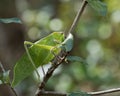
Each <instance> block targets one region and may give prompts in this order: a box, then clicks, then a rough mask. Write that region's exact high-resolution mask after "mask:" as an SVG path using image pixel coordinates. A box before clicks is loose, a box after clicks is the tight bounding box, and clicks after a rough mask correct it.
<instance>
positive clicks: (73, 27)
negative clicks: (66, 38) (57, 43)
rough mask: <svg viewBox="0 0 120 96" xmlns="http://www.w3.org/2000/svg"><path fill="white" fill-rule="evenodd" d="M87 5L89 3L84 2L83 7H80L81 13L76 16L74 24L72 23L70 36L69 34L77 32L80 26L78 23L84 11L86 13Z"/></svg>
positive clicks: (84, 0)
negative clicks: (77, 27)
mask: <svg viewBox="0 0 120 96" xmlns="http://www.w3.org/2000/svg"><path fill="white" fill-rule="evenodd" d="M87 3H88V2H87V1H86V0H83V2H82V5H81V7H80V9H79V11H78V13H77V15H76V17H75V19H74V21H73V23H72V25H71V27H70V29H69V31H68V34H69V33H72V32H73V31H74V30H75V27H76V26H77V24H78V22H79V19H80V17H81V15H82V13H83V11H84V9H85V7H86V5H87Z"/></svg>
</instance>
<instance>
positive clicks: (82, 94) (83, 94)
mask: <svg viewBox="0 0 120 96" xmlns="http://www.w3.org/2000/svg"><path fill="white" fill-rule="evenodd" d="M68 96H90V95H89V94H87V93H86V92H77V93H70V94H69V95H68Z"/></svg>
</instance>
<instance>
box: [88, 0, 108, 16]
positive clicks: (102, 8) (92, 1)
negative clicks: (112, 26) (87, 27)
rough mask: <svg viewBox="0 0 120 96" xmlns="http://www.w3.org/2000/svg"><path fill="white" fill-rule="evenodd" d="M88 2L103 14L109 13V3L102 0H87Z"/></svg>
mask: <svg viewBox="0 0 120 96" xmlns="http://www.w3.org/2000/svg"><path fill="white" fill-rule="evenodd" d="M87 1H88V4H89V5H90V6H91V7H92V8H93V9H95V10H96V11H97V12H98V13H100V14H101V15H102V16H105V15H106V13H107V5H106V4H105V3H103V2H101V1H100V0H87Z"/></svg>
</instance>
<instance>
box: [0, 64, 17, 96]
mask: <svg viewBox="0 0 120 96" xmlns="http://www.w3.org/2000/svg"><path fill="white" fill-rule="evenodd" d="M0 68H1V69H2V72H3V73H5V68H4V67H3V65H2V63H1V62H0ZM8 85H9V86H10V88H11V90H12V92H13V93H14V94H15V96H18V95H17V92H16V91H15V89H14V88H12V87H11V82H10V81H9V82H8Z"/></svg>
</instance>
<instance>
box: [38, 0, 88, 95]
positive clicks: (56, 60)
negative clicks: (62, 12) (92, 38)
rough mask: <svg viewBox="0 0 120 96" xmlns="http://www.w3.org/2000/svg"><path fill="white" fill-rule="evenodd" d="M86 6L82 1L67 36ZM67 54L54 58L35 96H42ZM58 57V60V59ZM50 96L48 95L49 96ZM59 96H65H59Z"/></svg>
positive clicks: (85, 2)
mask: <svg viewBox="0 0 120 96" xmlns="http://www.w3.org/2000/svg"><path fill="white" fill-rule="evenodd" d="M86 5H87V1H86V0H83V2H82V5H81V7H80V10H79V11H78V13H77V15H76V17H75V19H74V21H73V23H72V25H71V27H70V29H69V31H68V34H69V33H71V32H72V31H73V30H74V29H75V27H76V26H77V24H78V21H79V19H80V17H81V15H82V13H83V11H84V9H85V6H86ZM68 53H69V52H64V51H61V52H60V54H58V56H56V57H55V58H54V60H53V62H52V66H51V67H50V68H49V69H48V71H47V73H46V75H45V76H44V78H43V81H42V82H41V84H40V85H39V89H38V90H37V92H36V96H43V95H42V93H44V92H45V91H44V88H45V85H46V83H47V81H48V80H49V78H50V77H51V76H52V74H53V72H54V70H55V69H56V68H57V67H58V66H59V65H60V64H61V63H62V62H64V60H65V58H66V56H67V55H68ZM58 57H59V58H58ZM49 96H50V95H49ZM52 96H53V95H52ZM60 96H65V95H60Z"/></svg>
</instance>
